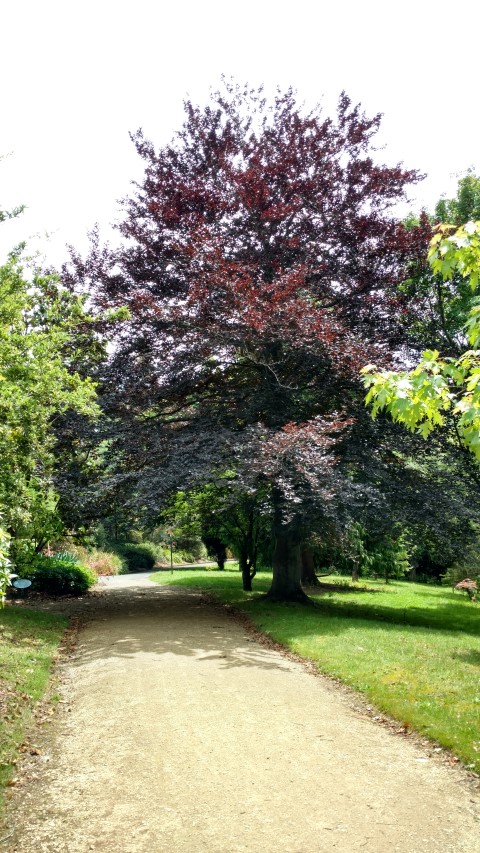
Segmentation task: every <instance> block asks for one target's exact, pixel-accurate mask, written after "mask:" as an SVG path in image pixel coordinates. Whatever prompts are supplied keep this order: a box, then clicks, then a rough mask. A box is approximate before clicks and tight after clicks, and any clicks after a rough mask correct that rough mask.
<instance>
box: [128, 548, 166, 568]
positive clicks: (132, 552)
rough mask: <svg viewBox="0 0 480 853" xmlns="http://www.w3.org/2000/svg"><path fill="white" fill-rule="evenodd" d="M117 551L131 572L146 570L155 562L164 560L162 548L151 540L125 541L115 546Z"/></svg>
mask: <svg viewBox="0 0 480 853" xmlns="http://www.w3.org/2000/svg"><path fill="white" fill-rule="evenodd" d="M117 552H118V553H119V554H120V556H121V557H123V558H124V560H125V561H126V563H127V565H128V569H129V571H131V572H148V571H150V569H153V568H154V566H155V564H156V563H161V562H164V560H165V558H164V555H163V552H162V549H161V548H160V547H159V546H158V545H155V544H154V543H153V542H142V543H141V544H140V543H138V544H137V543H136V542H125V543H124V544H122V545H118V546H117Z"/></svg>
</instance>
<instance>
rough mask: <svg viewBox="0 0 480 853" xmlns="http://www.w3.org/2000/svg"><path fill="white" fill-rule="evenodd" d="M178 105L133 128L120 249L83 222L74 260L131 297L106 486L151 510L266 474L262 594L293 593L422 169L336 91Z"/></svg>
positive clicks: (377, 344) (296, 595)
mask: <svg viewBox="0 0 480 853" xmlns="http://www.w3.org/2000/svg"><path fill="white" fill-rule="evenodd" d="M185 111H186V118H185V123H184V125H183V127H182V128H181V130H180V131H179V133H178V134H177V135H176V136H175V138H174V140H173V141H172V143H171V144H169V145H165V146H164V147H162V148H160V150H158V151H157V150H156V149H155V147H154V145H153V144H152V143H151V142H149V141H148V140H147V139H145V138H144V135H143V133H142V132H141V131H138V132H137V133H136V134H135V135H134V137H133V141H134V143H135V145H136V148H137V151H138V153H139V155H140V157H142V158H143V160H144V162H145V176H144V179H143V181H142V182H141V183H140V184H138V185H136V186H135V189H134V191H133V193H132V196H131V197H130V198H127V199H126V200H124V202H123V211H124V216H123V221H122V222H121V224H120V226H119V229H120V232H121V234H122V236H123V238H124V242H123V245H122V247H121V248H119V249H115V250H113V249H110V248H108V247H102V246H101V245H100V243H99V240H98V237H95V235H94V237H93V244H92V249H91V253H90V256H89V257H88V258H87V259H86V260H82V259H81V258H79V257H75V256H74V257H73V259H72V261H73V263H72V265H71V266H70V271H69V273H68V275H69V277H70V282H71V284H72V286H75V287H80V288H84V289H87V290H88V291H89V292H90V293H91V294H92V297H93V300H94V302H95V303H96V305H97V307H98V308H99V309H102V310H104V309H106V308H110V307H118V306H127V307H128V309H129V312H130V319H129V320H128V321H126V322H125V323H124V324H123V326H122V328H121V331H120V332H118V334H117V337H116V340H115V345H114V347H113V348H112V355H111V359H110V363H109V365H108V369H107V372H106V375H105V377H104V396H103V400H104V405H105V408H106V411H107V413H108V414H109V415H110V418H111V421H110V422H111V423H112V424H114V427H115V428H114V432H113V435H112V444H111V445H110V446H111V447H112V448H114V449H115V451H116V453H117V460H120V466H119V468H118V470H117V475H116V476H117V480H116V482H117V484H118V482H123V486H122V488H123V490H124V492H125V493H126V492H127V491H128V490H130V491H132V493H133V492H135V495H136V499H137V500H138V501H139V503H140V504H142V505H144V506H145V505H146V504H149V505H150V506H153V507H156V506H160V505H161V501H162V498H163V496H164V495H165V494H166V493H168V492H169V491H171V490H173V489H175V488H179V487H180V488H184V489H188V488H189V487H192V486H194V485H195V484H196V483H199V482H202V481H203V482H206V481H207V480H210V481H211V480H212V479H215V478H216V477H217V478H218V477H222V478H225V476H226V474H225V472H230V475H231V477H232V482H234V483H235V484H236V488H244V489H250V490H254V489H255V488H256V487H257V486H258V484H259V483H261V485H262V488H263V489H265V488H267V490H269V494H270V495H271V500H272V502H273V517H274V535H275V548H274V560H273V582H272V587H271V591H270V595H271V597H272V598H273V599H278V600H302V599H304V593H303V591H302V589H301V585H300V575H299V560H298V553H299V546H300V543H301V540H302V537H303V536H304V534H305V531H306V529H307V528H308V525H309V523H310V520H311V519H312V518H313V517H316V518H318V517H319V515H320V516H321V515H322V513H323V514H327V513H328V507H329V504H331V503H332V501H333V500H334V496H335V494H336V493H337V492H338V488H339V482H340V480H341V477H340V473H339V472H340V468H341V465H340V467H339V464H338V454H335V452H334V450H335V446H336V445H337V444H338V442H339V440H343V438H342V437H344V435H345V431H348V430H349V429H350V428H351V424H352V423H353V422H354V416H355V412H356V411H357V407H359V406H360V407H361V405H362V390H361V383H360V381H359V378H358V377H359V372H360V368H361V367H362V366H363V365H364V364H366V363H367V362H368V361H372V360H373V359H375V361H376V363H381V364H388V352H389V351H390V350H391V349H392V347H395V346H396V347H398V346H399V345H400V344H401V343H402V341H403V340H404V335H405V331H404V329H403V328H402V323H401V313H402V305H401V297H400V296H399V295H398V292H397V291H398V284H399V282H401V281H402V278H403V277H404V271H405V267H406V265H407V264H408V263H409V262H410V261H411V259H412V258H418V257H423V256H424V253H425V246H426V240H427V238H428V234H427V233H424V231H425V232H426V231H427V230H428V229H422V228H413V229H410V230H407V229H405V228H404V226H403V225H402V224H401V222H399V221H397V220H396V219H395V218H394V217H393V216H392V215H391V211H390V209H391V207H392V206H393V205H394V204H396V203H397V202H398V201H399V200H401V199H402V198H403V197H404V190H405V187H406V185H407V184H409V183H411V182H414V181H416V180H417V179H418V175H417V174H416V173H415V172H413V171H405V170H403V168H401V166H394V167H388V166H384V165H378V164H376V163H375V162H374V160H373V158H372V156H371V154H370V150H371V141H372V138H373V137H374V135H375V133H376V131H377V130H378V127H379V122H380V117H379V116H376V117H374V118H373V119H369V118H366V117H365V115H364V114H363V112H362V111H361V109H360V108H359V107H358V106H356V107H353V106H352V104H351V102H350V100H349V99H348V97H347V96H346V95H345V94H342V95H341V97H340V100H339V104H338V113H337V116H336V118H335V119H334V120H332V119H330V118H327V117H324V116H323V114H322V111H321V110H320V108H317V109H315V110H313V111H312V112H310V113H307V112H305V111H304V109H303V108H302V107H301V106H299V105H298V104H297V101H296V97H295V94H294V93H293V92H292V91H290V90H289V91H287V92H286V93H284V94H279V95H278V96H277V97H276V99H275V100H274V101H273V103H270V104H269V103H268V102H266V101H265V100H264V99H263V96H262V92H261V91H248V90H241V89H239V88H238V87H235V86H234V85H232V84H226V85H225V86H224V89H223V92H221V93H215V94H213V95H212V98H211V102H210V103H209V105H208V106H206V107H205V108H203V109H202V108H200V107H197V106H194V105H193V104H192V103H186V104H185ZM117 428H118V429H117ZM115 429H117V431H116V432H115ZM122 469H123V473H122ZM122 478H123V480H122ZM223 482H224V479H223Z"/></svg>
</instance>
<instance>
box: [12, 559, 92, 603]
mask: <svg viewBox="0 0 480 853" xmlns="http://www.w3.org/2000/svg"><path fill="white" fill-rule="evenodd" d="M22 575H23V577H28V578H29V579H30V580H31V581H32V589H33V590H34V591H36V592H46V593H48V594H49V595H83V593H84V592H86V591H87V590H88V589H89V587H91V586H92V585H93V584H94V583H95V582H96V580H97V576H96V574H95V572H94V571H92V569H90V568H89V567H88V566H84V565H82V563H79V562H78V561H77V558H76V557H75V555H73V554H68V555H67V554H65V552H63V553H61V554H55V555H54V556H53V557H46V556H44V555H43V554H38V555H37V556H36V558H35V560H34V561H33V562H32V564H31V566H30V567H29V568H28V569H25V570H24V571H23V572H22Z"/></svg>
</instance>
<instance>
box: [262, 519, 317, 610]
mask: <svg viewBox="0 0 480 853" xmlns="http://www.w3.org/2000/svg"><path fill="white" fill-rule="evenodd" d="M268 598H270V599H272V601H299V602H301V603H302V604H311V601H310V599H309V598H308V596H307V595H305V593H304V591H303V589H302V584H301V562H300V537H299V536H298V534H297V533H296V532H295V531H292V530H291V529H289V527H288V526H284V525H282V526H279V527H278V529H277V531H276V536H275V550H274V552H273V578H272V585H271V587H270V589H269V591H268Z"/></svg>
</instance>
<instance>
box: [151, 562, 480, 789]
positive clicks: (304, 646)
mask: <svg viewBox="0 0 480 853" xmlns="http://www.w3.org/2000/svg"><path fill="white" fill-rule="evenodd" d="M235 569H236V567H235V566H232V567H229V570H228V571H226V572H218V571H200V570H195V571H175V576H174V577H173V578H172V577H171V575H170V574H168V573H167V574H165V573H162V572H160V573H157V574H154V575H152V579H153V580H155V581H156V582H157V583H164V584H178V585H182V586H188V587H195V588H199V589H202V590H204V591H205V592H207V593H209V594H211V595H214V597H215V598H216V599H217V600H218V601H220V602H222V603H224V604H230V605H233V606H234V607H235V608H238V609H239V610H241V611H242V612H244V613H246V614H247V615H248V617H249V619H250V620H251V621H252V622H253V624H254V625H255V626H256V627H257V628H259V629H260V630H261V631H262V632H264V633H265V634H266V635H267V636H269V637H271V638H272V640H274V641H276V642H278V643H281V644H282V645H284V646H285V647H286V648H287V649H290V650H291V651H292V652H295V653H296V654H299V655H301V656H302V657H303V658H307V659H309V660H311V661H313V662H314V663H315V664H316V665H317V666H318V668H319V670H320V671H321V672H323V673H325V674H327V675H329V676H332V677H333V678H338V679H340V680H341V681H342V682H344V683H345V684H348V685H349V686H351V687H353V688H355V689H356V690H359V691H360V692H362V693H363V694H364V695H365V696H366V698H367V699H368V700H369V701H371V702H372V703H374V705H375V707H376V708H378V709H379V710H380V711H382V712H384V713H385V714H388V715H389V716H391V717H393V718H395V719H396V720H398V721H399V723H400V726H401V727H403V728H404V729H405V731H406V732H407V731H408V730H409V729H410V728H411V729H413V730H415V731H417V732H420V733H422V734H424V735H426V736H428V737H429V738H431V739H432V740H433V741H436V742H437V743H438V744H439V745H440V746H441V747H443V748H445V749H448V750H451V751H452V752H453V753H454V754H455V755H456V756H458V757H459V758H460V759H461V760H462V761H463V762H464V763H465V765H466V766H467V767H468V768H470V769H472V770H474V771H475V772H477V773H478V772H480V682H479V667H480V612H479V607H480V606H479V605H476V604H475V603H471V602H470V601H469V600H468V598H466V597H463V595H462V594H461V593H459V592H456V593H454V592H453V591H452V589H451V588H449V587H438V586H430V585H428V586H427V585H423V584H409V583H405V582H399V581H395V582H392V583H390V584H389V585H388V586H385V585H383V584H378V583H376V582H374V581H370V580H366V581H362V583H361V584H358V585H352V584H351V583H347V582H346V581H345V580H343V579H341V578H335V577H332V578H329V579H328V581H329V583H328V585H326V588H325V589H322V588H321V589H319V590H318V591H317V590H315V591H313V592H312V597H313V599H314V601H315V604H316V605H317V606H316V607H315V608H307V609H306V608H304V607H302V606H301V605H298V604H295V603H292V604H283V605H272V603H271V602H269V601H268V599H266V598H265V593H266V592H267V590H268V586H269V582H270V577H269V575H268V574H267V573H264V572H260V573H258V575H257V578H256V581H257V583H256V591H255V592H250V593H245V592H243V590H242V589H241V584H240V579H239V576H238V569H236V570H235Z"/></svg>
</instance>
